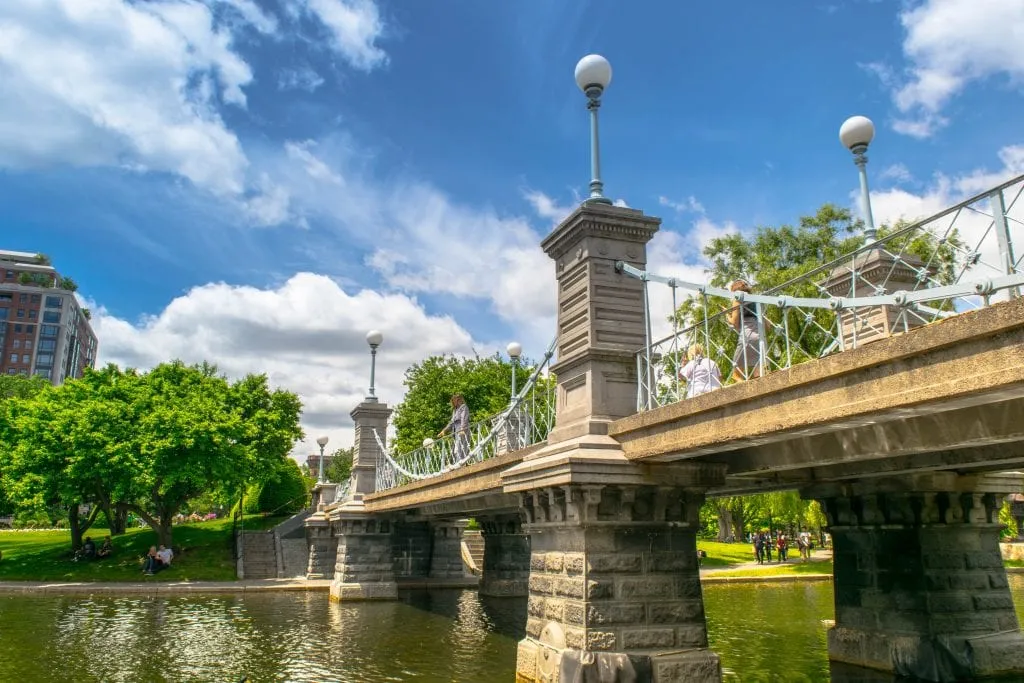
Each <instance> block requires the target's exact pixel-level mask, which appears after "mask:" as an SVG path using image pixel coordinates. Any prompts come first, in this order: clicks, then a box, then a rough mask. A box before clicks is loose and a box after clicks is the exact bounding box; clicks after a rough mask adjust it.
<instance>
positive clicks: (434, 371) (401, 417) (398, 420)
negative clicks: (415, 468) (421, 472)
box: [392, 354, 532, 453]
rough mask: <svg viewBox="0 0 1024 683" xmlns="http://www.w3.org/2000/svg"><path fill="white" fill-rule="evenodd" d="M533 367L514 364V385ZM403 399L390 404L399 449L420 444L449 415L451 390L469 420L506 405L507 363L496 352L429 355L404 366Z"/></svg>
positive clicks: (509, 375)
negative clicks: (459, 396) (466, 410)
mask: <svg viewBox="0 0 1024 683" xmlns="http://www.w3.org/2000/svg"><path fill="white" fill-rule="evenodd" d="M531 372H532V369H531V367H530V363H529V362H528V361H524V362H521V363H519V365H518V369H517V370H516V384H517V386H518V387H522V386H523V383H524V382H526V381H528V380H529V378H530V374H531ZM404 382H405V388H406V393H405V399H404V400H403V401H402V403H400V404H399V405H398V406H397V407H396V408H395V413H394V416H393V418H392V421H393V424H394V425H395V440H394V446H395V448H396V450H397V451H398V452H400V453H407V452H409V451H412V450H415V449H416V448H419V447H420V446H421V445H422V443H423V439H425V438H427V437H431V438H432V437H434V436H435V435H436V434H437V433H438V432H439V431H440V430H441V428H443V427H444V426H445V425H446V424H447V423H448V420H449V419H450V418H451V413H452V409H451V403H449V400H450V399H451V396H452V395H453V394H456V393H458V394H462V396H463V398H465V399H466V405H468V406H469V410H470V420H471V421H473V422H475V421H477V420H480V419H483V418H486V417H490V416H492V415H496V414H498V413H499V412H501V411H502V410H503V409H504V408H506V407H508V404H509V400H510V398H511V384H512V364H511V363H510V362H509V361H506V360H504V359H502V358H501V356H500V355H498V354H495V355H493V356H489V357H486V358H480V357H476V358H460V357H457V356H453V355H444V356H431V357H430V358H427V359H426V360H424V361H423V362H421V363H416V364H414V365H413V366H412V367H410V368H409V369H408V370H406V371H405V380H404Z"/></svg>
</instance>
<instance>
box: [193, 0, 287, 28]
mask: <svg viewBox="0 0 1024 683" xmlns="http://www.w3.org/2000/svg"><path fill="white" fill-rule="evenodd" d="M206 2H207V3H208V4H211V5H214V6H216V5H218V4H222V5H226V6H228V7H230V8H232V9H233V10H234V11H235V12H237V13H238V16H239V17H240V18H241V19H242V21H243V22H244V23H246V24H249V25H250V26H252V27H253V28H255V29H256V30H257V31H259V32H260V33H267V34H272V33H275V32H276V31H277V26H278V24H277V19H276V18H275V17H274V15H273V14H270V13H268V12H264V11H263V10H262V9H260V7H259V6H258V5H257V4H256V3H255V2H254V1H253V0H206Z"/></svg>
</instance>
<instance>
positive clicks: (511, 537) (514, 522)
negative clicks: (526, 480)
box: [477, 515, 530, 598]
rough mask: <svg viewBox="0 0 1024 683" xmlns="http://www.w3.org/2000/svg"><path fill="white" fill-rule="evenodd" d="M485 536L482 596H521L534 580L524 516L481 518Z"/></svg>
mask: <svg viewBox="0 0 1024 683" xmlns="http://www.w3.org/2000/svg"><path fill="white" fill-rule="evenodd" d="M477 521H478V522H479V523H480V530H481V531H482V532H483V533H482V535H483V539H484V563H483V564H484V566H483V576H482V577H481V579H480V595H486V596H489V597H499V598H500V597H520V596H524V595H526V594H527V586H528V583H529V579H530V535H529V534H528V533H526V531H524V529H523V523H522V518H521V517H520V515H492V516H488V517H478V518H477Z"/></svg>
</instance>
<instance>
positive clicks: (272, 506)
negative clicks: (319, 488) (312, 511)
mask: <svg viewBox="0 0 1024 683" xmlns="http://www.w3.org/2000/svg"><path fill="white" fill-rule="evenodd" d="M308 500H309V490H308V489H307V488H306V482H305V480H304V479H303V477H302V471H301V470H300V469H299V464H298V463H297V462H295V461H294V460H292V459H291V458H285V459H284V460H282V461H281V462H280V463H279V464H278V466H277V468H276V469H275V471H274V473H273V475H271V477H270V478H269V479H268V480H267V481H265V482H263V488H262V489H261V490H260V494H259V498H258V509H259V511H260V512H267V513H271V514H294V513H296V512H298V511H299V510H301V509H303V508H304V507H306V503H307V502H308Z"/></svg>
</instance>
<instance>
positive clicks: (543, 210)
mask: <svg viewBox="0 0 1024 683" xmlns="http://www.w3.org/2000/svg"><path fill="white" fill-rule="evenodd" d="M523 198H524V199H526V201H527V202H528V203H529V204H530V206H531V207H533V210H534V212H535V213H536V214H537V215H538V216H540V217H541V218H544V219H547V220H549V221H551V222H552V223H553V224H555V225H557V224H558V223H561V222H562V221H563V220H565V219H566V217H568V215H569V214H571V213H572V212H573V211H575V210H576V206H575V205H573V206H562V205H561V204H558V203H557V202H556V201H555V200H554V199H552V198H551V197H549V196H548V195H546V194H544V193H543V192H541V191H540V190H526V191H524V192H523Z"/></svg>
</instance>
